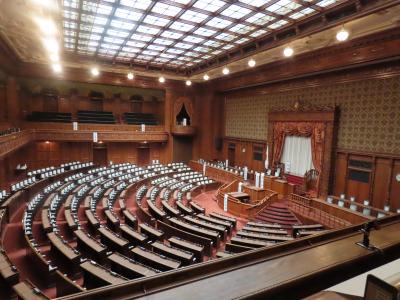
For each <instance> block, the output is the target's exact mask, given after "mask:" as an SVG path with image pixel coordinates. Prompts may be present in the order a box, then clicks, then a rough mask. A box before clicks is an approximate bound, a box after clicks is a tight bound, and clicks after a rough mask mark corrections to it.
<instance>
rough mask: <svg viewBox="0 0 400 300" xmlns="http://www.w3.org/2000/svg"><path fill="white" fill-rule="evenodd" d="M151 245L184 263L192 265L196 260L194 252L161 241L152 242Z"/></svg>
mask: <svg viewBox="0 0 400 300" xmlns="http://www.w3.org/2000/svg"><path fill="white" fill-rule="evenodd" d="M151 246H152V247H153V251H154V252H157V253H159V254H162V255H165V256H167V257H170V258H172V259H176V260H178V261H180V262H182V264H183V265H185V266H187V265H190V264H192V263H193V262H194V254H193V253H192V252H188V251H186V250H181V249H179V248H175V247H171V246H167V245H165V244H164V243H161V242H159V241H156V242H154V243H152V244H151Z"/></svg>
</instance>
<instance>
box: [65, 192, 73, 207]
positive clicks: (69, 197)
mask: <svg viewBox="0 0 400 300" xmlns="http://www.w3.org/2000/svg"><path fill="white" fill-rule="evenodd" d="M74 197H75V195H68V197H67V200H65V203H64V208H65V209H70V208H71V204H72V200H73V199H74Z"/></svg>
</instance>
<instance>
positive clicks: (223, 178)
mask: <svg viewBox="0 0 400 300" xmlns="http://www.w3.org/2000/svg"><path fill="white" fill-rule="evenodd" d="M189 167H190V168H192V169H193V170H195V171H197V172H203V165H202V164H201V163H199V162H197V161H194V160H191V161H190V162H189ZM205 175H206V176H207V177H209V178H211V179H214V180H216V181H219V182H224V183H227V182H232V181H234V180H242V179H243V178H242V177H241V176H240V175H239V174H236V173H234V172H230V171H227V170H223V169H220V168H216V167H212V166H209V165H207V166H206V174H205Z"/></svg>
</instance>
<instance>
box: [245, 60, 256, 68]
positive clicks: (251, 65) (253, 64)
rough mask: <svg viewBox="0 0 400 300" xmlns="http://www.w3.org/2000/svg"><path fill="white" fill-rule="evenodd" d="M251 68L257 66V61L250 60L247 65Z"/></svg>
mask: <svg viewBox="0 0 400 300" xmlns="http://www.w3.org/2000/svg"><path fill="white" fill-rule="evenodd" d="M247 64H248V65H249V67H250V68H252V67H254V66H255V65H256V61H255V60H254V59H250V60H249V61H248V63H247Z"/></svg>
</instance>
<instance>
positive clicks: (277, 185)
mask: <svg viewBox="0 0 400 300" xmlns="http://www.w3.org/2000/svg"><path fill="white" fill-rule="evenodd" d="M272 190H273V191H275V192H277V193H278V194H279V196H281V197H286V196H287V195H288V182H287V181H286V180H282V179H275V180H274V181H273V182H272Z"/></svg>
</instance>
